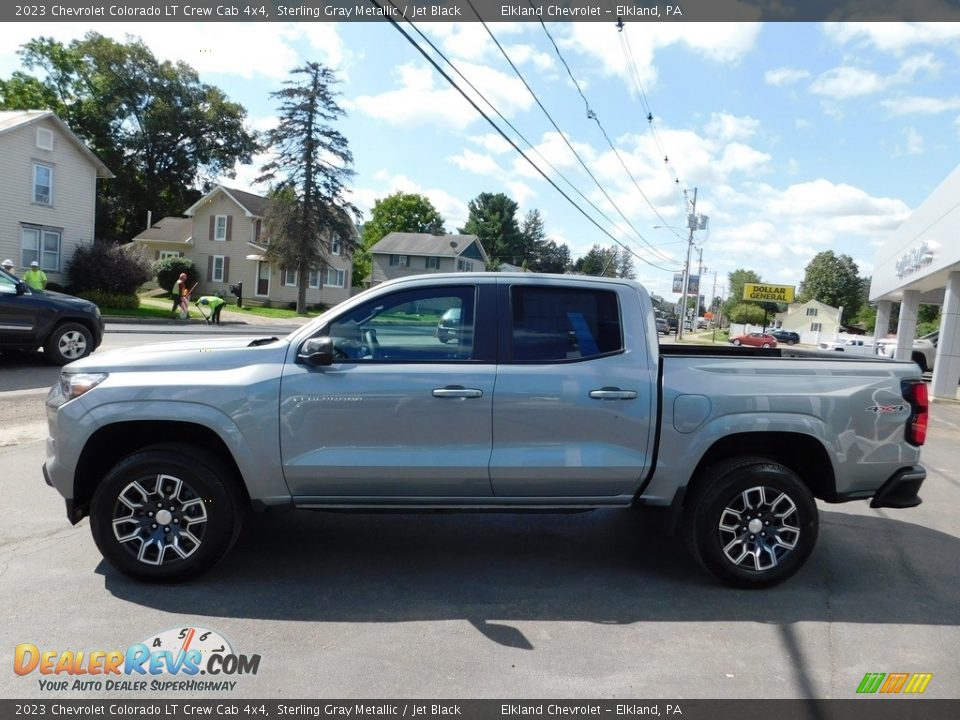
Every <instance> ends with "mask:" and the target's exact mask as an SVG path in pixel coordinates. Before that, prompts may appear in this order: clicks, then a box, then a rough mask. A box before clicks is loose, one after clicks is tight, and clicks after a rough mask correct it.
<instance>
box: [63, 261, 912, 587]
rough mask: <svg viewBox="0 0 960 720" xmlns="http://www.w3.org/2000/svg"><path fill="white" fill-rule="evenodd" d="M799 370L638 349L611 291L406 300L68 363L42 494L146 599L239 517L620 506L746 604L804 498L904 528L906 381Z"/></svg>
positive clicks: (439, 290)
mask: <svg viewBox="0 0 960 720" xmlns="http://www.w3.org/2000/svg"><path fill="white" fill-rule="evenodd" d="M451 308H457V310H458V313H450V312H449V311H450V309H451ZM454 314H456V315H457V316H458V318H459V323H460V325H459V327H458V328H456V332H452V333H450V335H449V337H446V338H444V340H445V341H441V339H439V338H438V337H437V325H438V320H439V318H443V317H452V316H453V315H454ZM802 352H803V351H786V350H781V349H759V348H757V349H753V348H751V349H747V348H732V347H681V346H666V347H663V348H660V347H658V343H657V331H656V324H655V322H654V313H653V308H652V306H651V303H650V298H649V295H648V294H647V292H646V291H645V290H644V289H643V287H642V286H640V285H639V284H637V283H636V282H633V281H629V280H605V279H604V280H602V279H594V278H586V277H564V276H549V275H534V274H529V273H527V274H512V275H511V274H502V273H490V274H486V273H459V274H455V275H431V276H420V277H413V278H406V279H403V280H398V281H392V282H388V283H384V284H382V285H379V286H377V287H375V288H373V289H371V290H368V291H366V292H364V293H361V294H360V295H357V296H356V297H354V298H352V299H351V300H348V301H346V302H344V303H343V304H341V305H339V306H337V307H335V308H334V309H332V310H330V311H329V312H327V313H325V314H324V315H322V316H320V317H318V318H316V319H315V320H314V321H312V322H311V323H310V324H308V325H306V326H304V327H303V328H302V329H300V330H298V331H296V332H294V333H292V334H291V335H289V336H288V337H286V338H283V339H277V338H259V339H254V338H249V337H248V338H224V339H202V340H190V341H185V342H176V343H168V344H163V345H156V346H148V347H141V348H135V349H130V348H127V349H124V350H123V351H119V352H110V353H103V354H100V355H98V356H95V357H91V358H87V359H85V360H82V361H79V362H76V363H73V364H71V365H70V366H69V367H67V368H65V369H64V370H63V373H62V376H61V380H60V383H59V384H58V385H56V386H55V387H54V388H53V389H52V390H51V391H50V394H49V397H48V399H47V417H48V420H49V428H50V437H49V439H48V441H47V460H46V463H45V464H44V475H45V477H46V479H47V482H48V483H49V484H50V485H52V486H54V487H55V488H56V489H57V490H59V492H60V493H61V494H62V495H63V496H64V497H65V498H66V506H67V515H68V517H69V519H70V520H71V521H73V522H74V523H76V522H78V521H79V520H80V519H81V518H83V517H85V516H86V515H88V514H89V516H90V526H91V530H92V532H93V537H94V539H95V541H96V543H97V546H98V547H99V549H100V551H101V552H102V553H103V555H104V557H106V558H107V559H108V560H109V561H110V562H111V563H112V564H113V565H114V566H115V567H117V568H118V569H120V570H121V571H122V572H124V573H127V574H129V575H132V576H135V577H138V578H143V579H148V580H179V579H183V578H186V577H189V576H192V575H195V574H196V573H198V572H200V571H202V570H204V569H206V568H208V567H209V566H210V565H212V564H213V563H214V562H215V561H217V560H218V559H219V558H220V557H222V556H223V555H224V554H225V553H226V552H227V550H228V549H229V548H230V546H231V544H232V543H233V541H234V539H235V538H236V536H237V534H238V532H239V529H240V524H241V519H242V518H243V515H244V510H245V507H246V506H249V505H251V504H253V505H257V506H261V507H263V506H293V507H298V508H310V509H321V510H341V511H342V510H356V511H365V510H373V509H385V508H390V509H394V510H395V509H407V510H424V509H434V510H436V509H448V510H470V511H478V510H491V511H493V510H510V511H517V510H558V511H564V510H578V509H579V510H583V509H592V508H603V507H617V506H629V505H632V504H638V505H639V504H642V505H655V506H656V505H660V506H665V507H672V508H673V510H674V513H675V514H674V515H673V516H672V517H675V518H676V519H677V520H678V521H679V522H680V523H681V524H682V528H683V532H684V534H685V536H686V540H687V542H688V544H689V546H690V549H691V551H692V553H693V555H694V556H695V557H696V558H697V559H698V560H699V561H700V562H701V563H702V564H703V565H704V566H705V567H706V568H707V569H708V570H709V571H711V572H712V573H713V574H714V575H716V576H717V577H719V578H720V579H722V580H724V581H726V582H728V583H731V584H735V585H740V586H747V587H761V586H768V585H772V584H775V583H777V582H780V581H782V580H784V579H786V578H787V577H789V576H791V575H792V574H793V573H795V572H796V571H797V570H798V569H799V568H800V566H801V565H803V563H804V561H806V559H807V558H808V556H809V555H810V553H811V551H812V550H813V547H814V544H815V542H816V538H817V529H818V516H817V506H816V502H815V498H819V499H821V500H823V501H826V502H842V501H846V500H860V499H871V498H872V505H873V506H874V507H910V506H913V505H916V504H918V503H919V502H920V499H919V497H918V496H917V491H918V489H919V487H920V485H921V483H922V482H923V480H924V478H925V475H926V474H925V471H924V469H923V468H922V467H921V466H919V465H918V461H919V455H920V452H919V446H920V445H922V444H923V442H924V437H925V434H926V423H927V395H926V387H925V386H924V384H923V383H922V382H921V381H920V377H919V373H918V370H917V367H916V365H914V364H913V363H896V362H891V361H886V360H879V359H861V358H838V357H837V356H836V354H833V353H831V354H817V353H808V354H807V356H803V354H802ZM790 353H793V354H794V355H795V356H789V354H790Z"/></svg>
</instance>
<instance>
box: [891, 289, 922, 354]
mask: <svg viewBox="0 0 960 720" xmlns="http://www.w3.org/2000/svg"><path fill="white" fill-rule="evenodd" d="M919 309H920V293H919V292H918V291H916V290H904V291H903V300H902V301H901V302H900V322H899V323H897V353H896V355H894V356H893V357H894V359H895V360H909V359H910V356H911V354H912V352H913V339H914V335H916V334H917V311H918V310H919Z"/></svg>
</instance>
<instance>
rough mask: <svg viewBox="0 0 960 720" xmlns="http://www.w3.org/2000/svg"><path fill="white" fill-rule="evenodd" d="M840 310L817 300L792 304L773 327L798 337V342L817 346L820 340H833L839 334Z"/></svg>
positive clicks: (775, 321)
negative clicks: (795, 334)
mask: <svg viewBox="0 0 960 720" xmlns="http://www.w3.org/2000/svg"><path fill="white" fill-rule="evenodd" d="M840 320H841V317H840V309H839V308H835V307H830V306H829V305H825V304H824V303H822V302H819V301H817V300H809V301H808V302H805V303H793V304H792V305H788V306H787V311H786V312H785V313H779V314H778V315H777V316H776V318H775V320H774V325H775V326H777V327H779V328H780V329H781V330H790V331H792V332H795V333H798V334H799V335H800V342H802V343H809V344H811V345H817V344H819V343H820V342H821V340H830V341H832V340H834V339H835V338H836V337H837V334H838V333H839V332H840Z"/></svg>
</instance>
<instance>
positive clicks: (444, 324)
mask: <svg viewBox="0 0 960 720" xmlns="http://www.w3.org/2000/svg"><path fill="white" fill-rule="evenodd" d="M435 335H436V336H437V340H439V341H440V342H442V343H446V342H449V341H451V340H456V339H457V338H458V337H459V336H460V308H458V307H453V308H450V309H449V310H447V311H446V312H445V313H444V314H443V315H441V316H440V322H439V323H437V331H436V333H435Z"/></svg>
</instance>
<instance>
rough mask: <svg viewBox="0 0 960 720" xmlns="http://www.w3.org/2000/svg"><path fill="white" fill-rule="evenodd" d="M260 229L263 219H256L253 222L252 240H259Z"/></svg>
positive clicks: (256, 241) (261, 228)
mask: <svg viewBox="0 0 960 720" xmlns="http://www.w3.org/2000/svg"><path fill="white" fill-rule="evenodd" d="M262 230H263V221H262V220H257V221H256V222H255V223H254V224H253V241H254V242H255V243H258V242H260V233H261V231H262Z"/></svg>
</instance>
